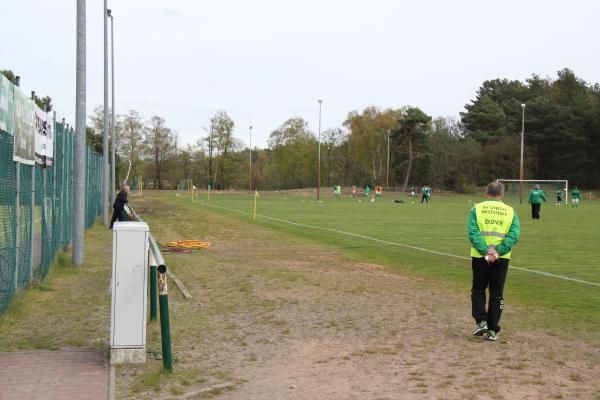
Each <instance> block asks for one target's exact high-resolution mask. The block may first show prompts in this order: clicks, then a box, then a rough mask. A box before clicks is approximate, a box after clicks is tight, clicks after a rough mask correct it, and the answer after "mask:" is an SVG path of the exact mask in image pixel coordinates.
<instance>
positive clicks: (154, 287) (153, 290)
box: [150, 252, 158, 321]
mask: <svg viewBox="0 0 600 400" xmlns="http://www.w3.org/2000/svg"><path fill="white" fill-rule="evenodd" d="M150 259H151V260H154V256H152V252H150ZM156 269H157V268H156V262H154V263H152V262H151V263H150V321H156V308H157V307H156V306H157V303H158V284H157V278H156V275H157V272H156Z"/></svg>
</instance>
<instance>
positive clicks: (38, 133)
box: [35, 106, 54, 168]
mask: <svg viewBox="0 0 600 400" xmlns="http://www.w3.org/2000/svg"><path fill="white" fill-rule="evenodd" d="M47 114H48V113H46V112H44V111H42V110H41V109H40V108H39V107H38V106H35V165H37V166H38V167H42V168H46V167H51V166H52V161H53V157H54V154H53V153H54V119H53V118H52V116H48V115H47Z"/></svg>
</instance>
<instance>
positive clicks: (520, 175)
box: [519, 103, 525, 203]
mask: <svg viewBox="0 0 600 400" xmlns="http://www.w3.org/2000/svg"><path fill="white" fill-rule="evenodd" d="M521 109H522V110H523V118H521V165H520V167H519V180H520V182H519V203H523V148H524V145H525V103H523V104H521Z"/></svg>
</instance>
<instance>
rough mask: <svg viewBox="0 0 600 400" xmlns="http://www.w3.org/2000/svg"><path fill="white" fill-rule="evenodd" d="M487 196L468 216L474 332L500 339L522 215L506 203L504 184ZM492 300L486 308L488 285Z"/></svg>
mask: <svg viewBox="0 0 600 400" xmlns="http://www.w3.org/2000/svg"><path fill="white" fill-rule="evenodd" d="M485 195H486V200H485V201H483V202H481V203H477V204H475V206H473V208H471V211H470V212H469V217H468V220H467V228H468V236H469V241H470V242H471V257H472V258H471V260H472V261H471V268H472V270H473V286H472V289H471V307H472V314H473V318H474V319H475V324H476V326H475V330H474V331H473V335H475V336H483V335H485V337H486V339H488V340H491V341H496V340H498V332H500V325H498V323H499V322H500V316H501V315H502V309H503V308H504V298H503V296H502V292H503V291H504V282H505V280H506V274H507V272H508V262H509V260H510V253H511V250H512V248H513V246H514V245H515V244H516V243H517V241H518V240H519V237H520V236H521V226H520V224H519V218H518V217H517V214H516V213H515V211H514V210H513V208H512V207H510V206H508V205H506V204H504V203H503V202H502V200H503V199H504V186H503V185H502V183H499V182H492V183H490V184H489V185H488V186H487V188H486V191H485ZM488 288H489V302H488V307H487V310H486V289H488Z"/></svg>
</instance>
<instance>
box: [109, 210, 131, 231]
mask: <svg viewBox="0 0 600 400" xmlns="http://www.w3.org/2000/svg"><path fill="white" fill-rule="evenodd" d="M117 219H118V220H119V221H128V220H129V218H128V217H127V213H126V212H125V208H120V209H119V208H114V207H113V214H112V218H111V219H110V226H109V227H108V229H112V228H113V225H114V223H115V222H116V221H117Z"/></svg>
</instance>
